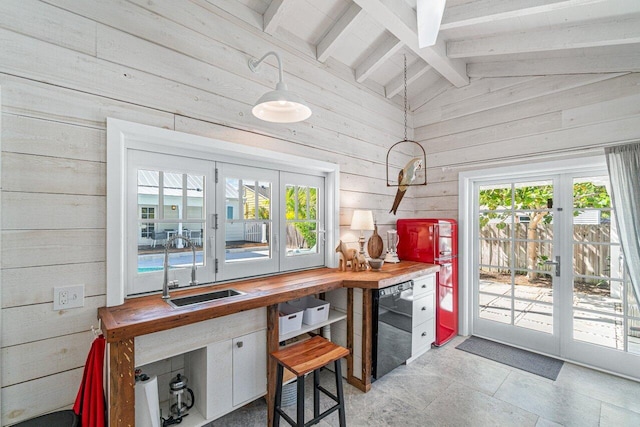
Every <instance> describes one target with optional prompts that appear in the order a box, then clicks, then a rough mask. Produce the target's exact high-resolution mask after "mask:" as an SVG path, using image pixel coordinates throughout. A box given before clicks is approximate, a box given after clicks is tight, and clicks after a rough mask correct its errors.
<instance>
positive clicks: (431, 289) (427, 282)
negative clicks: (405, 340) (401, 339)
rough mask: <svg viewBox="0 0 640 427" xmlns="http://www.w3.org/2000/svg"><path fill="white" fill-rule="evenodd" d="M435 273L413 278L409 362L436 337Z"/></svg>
mask: <svg viewBox="0 0 640 427" xmlns="http://www.w3.org/2000/svg"><path fill="white" fill-rule="evenodd" d="M435 286H436V276H435V274H429V275H427V276H421V277H418V278H417V279H413V317H412V320H411V322H412V324H411V327H412V336H411V359H409V361H408V362H411V361H412V360H414V359H415V358H417V357H418V356H420V355H421V354H423V353H425V352H426V351H428V350H429V349H430V348H431V344H432V343H433V342H434V341H435V338H436V322H435V314H436V311H435V306H436V298H435Z"/></svg>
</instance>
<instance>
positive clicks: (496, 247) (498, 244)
mask: <svg viewBox="0 0 640 427" xmlns="http://www.w3.org/2000/svg"><path fill="white" fill-rule="evenodd" d="M511 246H512V245H511V241H509V240H493V239H483V240H480V264H482V265H491V266H496V267H502V268H504V269H507V268H509V267H510V264H511V263H510V260H509V258H510V254H511Z"/></svg>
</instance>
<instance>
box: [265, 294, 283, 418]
mask: <svg viewBox="0 0 640 427" xmlns="http://www.w3.org/2000/svg"><path fill="white" fill-rule="evenodd" d="M278 319H279V316H278V304H273V305H270V306H268V307H267V426H271V424H272V422H273V403H274V401H275V396H276V382H277V381H278V378H277V375H276V374H277V372H276V369H277V363H276V362H275V360H273V358H272V357H271V353H273V352H274V351H277V350H278V349H279V348H280V344H279V338H280V331H279V323H278Z"/></svg>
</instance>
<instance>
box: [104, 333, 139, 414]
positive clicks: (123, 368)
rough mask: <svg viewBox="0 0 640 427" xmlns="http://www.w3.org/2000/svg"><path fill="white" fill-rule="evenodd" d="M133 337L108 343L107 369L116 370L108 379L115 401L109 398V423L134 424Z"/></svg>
mask: <svg viewBox="0 0 640 427" xmlns="http://www.w3.org/2000/svg"><path fill="white" fill-rule="evenodd" d="M134 352H135V350H134V341H133V338H129V339H125V340H121V341H115V342H112V343H109V369H110V371H111V372H117V373H118V374H117V375H111V376H110V379H109V388H110V395H111V396H114V397H115V399H117V401H115V402H112V401H111V399H109V425H110V426H112V427H115V426H118V427H122V426H134V425H135V422H136V419H135V416H136V412H135V389H134V386H135V383H136V380H135V373H134V371H135V366H134V360H135V359H134V356H135V353H134Z"/></svg>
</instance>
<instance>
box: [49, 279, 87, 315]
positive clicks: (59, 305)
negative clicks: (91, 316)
mask: <svg viewBox="0 0 640 427" xmlns="http://www.w3.org/2000/svg"><path fill="white" fill-rule="evenodd" d="M78 307H84V285H74V286H57V287H54V288H53V309H54V310H66V309H68V308H78Z"/></svg>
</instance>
